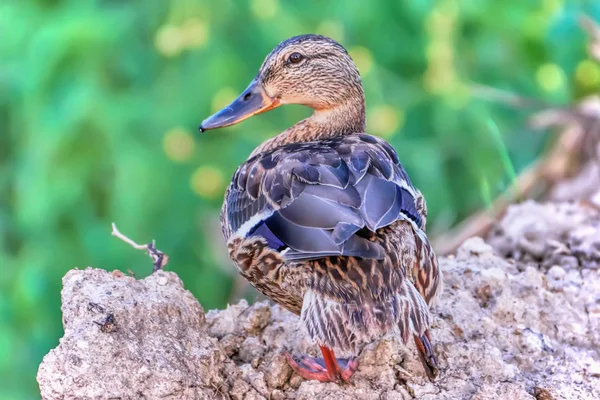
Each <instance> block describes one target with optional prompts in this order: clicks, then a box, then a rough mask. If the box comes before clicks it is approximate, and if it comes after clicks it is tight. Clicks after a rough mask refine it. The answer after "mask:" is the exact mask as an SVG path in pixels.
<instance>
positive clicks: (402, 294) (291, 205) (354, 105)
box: [200, 35, 441, 381]
mask: <svg viewBox="0 0 600 400" xmlns="http://www.w3.org/2000/svg"><path fill="white" fill-rule="evenodd" d="M281 104H303V105H306V106H309V107H311V108H313V109H314V113H313V115H312V116H311V117H309V118H307V119H305V120H303V121H301V122H299V123H297V124H296V125H294V126H292V127H291V128H289V129H286V130H285V131H283V132H282V133H280V134H279V135H277V136H275V137H273V138H271V139H269V140H267V141H266V142H264V143H263V144H261V145H260V146H259V147H258V148H257V149H256V150H254V152H253V153H252V155H251V156H250V158H249V159H248V160H247V161H246V162H245V163H244V164H242V165H241V166H240V167H239V168H238V169H237V171H236V172H235V174H234V176H233V179H232V181H231V184H230V185H229V187H228V189H227V192H226V194H225V202H224V204H223V210H222V214H221V221H222V227H223V234H224V236H225V239H226V241H227V246H228V249H229V255H230V257H231V259H232V260H233V262H234V263H235V264H236V265H237V267H238V268H239V270H240V272H241V274H242V275H243V276H244V278H246V279H247V280H248V281H249V282H250V283H251V284H252V285H253V286H254V287H255V288H257V289H258V290H260V291H261V292H262V293H264V294H265V295H267V296H268V297H270V298H271V299H273V300H274V301H275V302H277V303H279V304H281V305H282V306H283V307H285V308H286V309H288V310H290V311H291V312H293V313H295V314H297V315H300V318H301V321H302V323H303V324H304V326H305V327H306V329H307V330H308V333H309V334H310V336H311V337H312V338H313V340H315V341H316V342H317V343H318V344H319V346H320V348H321V352H322V353H323V358H322V359H320V358H318V359H317V358H310V357H307V356H304V357H300V358H297V359H294V358H293V357H291V356H289V355H287V354H286V356H287V358H288V362H289V363H290V365H291V366H292V368H293V369H294V370H295V371H296V372H297V373H298V374H299V375H301V376H302V377H304V378H306V379H317V380H319V381H338V380H339V379H342V380H344V381H348V380H349V379H350V376H351V375H352V374H353V372H354V371H355V370H356V368H357V367H358V363H357V361H356V359H355V358H350V359H348V360H345V359H336V358H335V355H334V352H333V349H336V350H343V351H356V350H357V349H358V348H359V346H360V345H364V344H366V343H369V342H371V341H373V340H375V339H377V338H379V337H381V336H383V335H385V334H386V333H388V332H392V331H395V332H398V333H399V334H400V336H401V337H402V340H403V341H404V343H406V342H407V340H408V338H409V336H410V334H411V333H412V334H413V337H414V340H415V342H416V344H417V349H418V351H419V355H420V358H421V361H422V362H423V365H424V366H425V370H426V372H427V374H428V375H429V377H430V378H433V377H435V375H436V374H437V371H438V370H437V364H436V359H435V355H434V353H433V346H432V345H431V342H430V339H429V333H428V331H427V329H428V327H429V326H430V322H431V318H430V314H429V305H430V304H431V303H432V301H433V300H434V298H435V296H436V294H437V293H438V292H439V291H440V288H441V276H440V270H439V269H438V264H437V261H436V258H435V255H434V253H433V251H432V249H431V245H430V244H429V241H428V240H427V237H426V236H425V232H424V229H425V219H426V215H427V211H426V207H425V200H424V199H423V196H422V195H421V193H420V192H419V191H418V190H417V189H415V188H414V187H413V185H412V184H411V182H410V179H409V177H408V175H407V174H406V172H405V171H404V169H403V168H402V165H401V164H400V162H399V160H398V156H397V155H396V152H395V151H394V149H393V148H392V147H391V146H390V145H389V144H388V143H387V142H385V141H384V140H382V139H379V138H377V137H373V136H370V135H367V134H365V133H363V132H365V99H364V92H363V88H362V83H361V80H360V76H359V73H358V70H357V68H356V66H355V65H354V62H353V61H352V59H351V58H350V56H349V55H348V53H347V52H346V50H345V49H344V48H343V47H342V46H341V45H340V44H338V43H337V42H335V41H334V40H332V39H329V38H326V37H323V36H317V35H303V36H297V37H293V38H291V39H288V40H286V41H284V42H282V43H281V44H279V45H278V46H277V47H276V48H275V49H274V50H273V51H272V52H271V53H270V54H269V55H268V56H267V58H266V59H265V61H264V63H263V65H262V66H261V68H260V70H259V72H258V75H257V76H256V78H254V80H253V81H252V82H251V83H250V86H248V88H247V89H246V90H245V91H244V92H243V93H242V94H241V95H240V96H239V97H238V98H237V99H236V100H234V101H233V102H232V103H231V104H230V105H229V106H227V107H225V108H224V109H223V110H221V111H219V112H217V113H216V114H214V115H212V116H211V117H209V118H207V119H206V120H204V122H202V124H201V125H200V131H201V132H203V131H205V130H209V129H215V128H221V127H224V126H229V125H233V124H236V123H238V122H240V121H243V120H245V119H246V118H249V117H251V116H253V115H256V114H260V113H262V112H265V111H267V110H271V109H273V108H275V107H278V106H279V105H281Z"/></svg>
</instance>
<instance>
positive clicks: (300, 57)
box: [288, 53, 304, 64]
mask: <svg viewBox="0 0 600 400" xmlns="http://www.w3.org/2000/svg"><path fill="white" fill-rule="evenodd" d="M303 59H304V56H303V55H302V54H300V53H292V54H290V56H289V57H288V60H289V62H291V63H292V64H298V63H299V62H300V61H302V60H303Z"/></svg>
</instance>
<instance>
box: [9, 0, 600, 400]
mask: <svg viewBox="0 0 600 400" xmlns="http://www.w3.org/2000/svg"><path fill="white" fill-rule="evenodd" d="M582 12H584V13H587V14H588V15H590V16H591V17H592V18H595V19H596V20H598V19H599V18H600V2H598V1H597V0H588V1H583V0H582V1H575V0H572V1H567V0H536V1H533V0H530V1H527V0H502V1H494V0H461V1H459V0H439V1H434V0H421V1H417V0H406V1H398V0H397V1H381V2H372V3H366V2H362V1H346V2H335V3H334V2H323V1H303V2H294V1H285V0H249V1H248V0H235V1H234V0H220V1H218V2H209V1H208V0H172V1H146V2H134V1H121V0H119V1H117V0H97V1H91V0H89V1H82V0H71V1H69V0H38V1H31V0H1V1H0V313H1V314H0V315H1V318H0V399H35V398H39V391H38V388H37V384H36V381H35V374H36V372H37V366H38V364H39V362H40V361H41V359H42V357H43V356H44V354H46V353H47V352H48V351H49V350H50V349H51V348H52V347H54V346H56V345H57V343H58V338H59V337H60V336H61V335H62V325H61V312H60V289H61V277H62V276H63V275H64V274H65V273H66V272H67V271H68V270H69V269H71V268H75V267H77V268H84V267H86V266H94V267H98V268H105V269H109V270H112V269H121V270H127V269H130V270H131V271H133V272H134V273H135V274H136V276H138V277H143V276H146V275H148V274H149V273H150V270H151V264H150V261H149V259H148V258H147V257H146V256H145V255H144V254H143V253H142V252H138V251H135V250H133V249H132V248H130V247H128V246H127V245H125V244H124V243H122V242H120V241H118V240H117V239H115V238H113V237H111V236H110V223H111V222H112V221H115V222H117V224H118V226H119V228H120V229H121V230H122V231H123V232H124V233H126V234H127V235H128V236H130V237H131V238H133V239H134V240H136V241H139V242H141V243H147V242H149V241H150V240H151V239H156V241H157V244H158V248H160V249H161V250H163V251H165V252H166V253H168V254H169V255H170V257H171V262H170V264H169V266H168V269H170V270H173V271H175V272H177V273H178V274H179V275H180V277H181V278H182V279H183V281H184V283H185V285H186V287H187V288H189V290H191V291H192V292H193V293H194V294H195V295H196V297H197V298H198V299H199V300H200V302H201V303H202V304H203V305H204V306H205V308H215V307H222V306H224V305H225V304H226V302H227V301H235V300H236V297H239V296H240V295H245V296H248V297H249V298H252V297H253V296H255V292H253V291H251V290H245V288H244V287H241V286H239V284H236V283H235V280H234V277H235V276H236V274H235V272H234V269H233V267H232V265H231V264H230V262H229V261H228V259H227V256H226V252H225V251H224V247H223V244H222V242H221V233H220V228H219V221H218V214H219V210H220V206H221V202H222V197H223V192H224V190H225V186H226V184H227V182H228V180H229V178H230V176H231V175H232V173H233V171H234V170H235V168H236V166H237V165H239V164H240V163H241V162H242V161H243V160H244V159H245V158H246V157H247V155H248V154H249V153H250V152H251V151H252V149H253V148H254V147H255V146H257V145H258V144H259V143H260V142H261V141H263V140H265V139H266V138H268V137H270V136H272V135H274V134H276V133H278V132H280V131H282V130H283V129H285V128H286V127H288V126H289V125H291V124H293V123H295V122H296V121H298V120H300V119H301V118H304V117H305V116H307V115H309V111H308V110H307V109H305V108H302V107H299V106H298V107H294V106H287V107H283V108H280V109H277V110H275V111H273V112H270V113H268V114H265V115H261V116H260V117H256V118H254V119H251V120H249V121H246V122H244V123H243V124H241V125H238V126H235V127H231V128H228V129H224V130H219V131H212V132H210V133H207V134H204V135H199V134H198V132H197V130H196V129H197V126H198V125H199V123H200V122H201V121H202V119H204V118H205V117H206V116H208V115H209V114H211V113H212V112H214V111H216V110H217V109H219V108H220V107H221V106H223V105H225V104H226V103H227V102H228V101H230V100H231V99H233V98H234V97H235V96H236V95H237V94H238V93H239V92H240V91H241V90H243V89H244V88H245V87H246V85H247V84H248V82H249V81H250V80H251V79H252V78H253V76H254V75H255V73H256V71H257V70H258V67H259V66H260V64H261V62H262V60H263V59H264V57H265V55H266V54H267V53H268V52H269V51H270V50H271V48H272V47H274V46H275V45H276V44H277V43H278V42H279V41H281V40H283V39H285V38H287V37H289V36H292V35H296V34H301V33H321V34H325V35H328V36H331V37H333V38H335V39H337V40H338V41H340V42H341V43H342V44H344V45H345V46H346V47H347V48H348V50H349V51H350V53H351V55H352V56H353V58H354V59H355V61H356V63H357V64H358V66H359V69H360V71H361V75H362V77H363V81H364V85H365V89H366V96H367V108H368V132H369V133H372V134H377V135H380V136H382V137H384V138H386V139H388V140H389V141H390V142H391V143H392V144H393V145H394V147H395V148H396V149H397V150H398V153H399V155H400V158H401V160H403V163H404V165H405V167H406V169H407V170H408V172H409V174H410V175H411V176H412V178H413V181H414V183H415V184H416V185H417V186H418V187H420V188H421V190H422V191H423V192H424V194H425V197H426V199H427V202H428V205H429V210H430V219H429V221H430V222H429V227H428V230H429V232H430V235H432V236H435V235H436V234H439V233H443V232H445V231H447V229H449V228H450V227H451V226H453V225H454V224H456V223H457V222H459V221H460V220H461V219H463V218H464V217H466V216H468V215H469V214H470V213H472V212H473V211H475V210H477V209H481V208H482V207H486V206H488V205H489V204H490V201H491V199H493V198H494V197H496V196H497V195H498V194H499V193H501V192H502V191H503V190H504V189H505V188H506V187H507V185H509V184H510V183H511V181H512V180H513V179H514V177H515V175H516V174H518V173H519V171H521V170H522V169H523V168H524V167H526V166H527V165H528V164H529V163H531V162H532V161H534V160H535V159H536V158H537V157H538V156H539V155H540V154H541V153H542V152H543V151H544V148H545V147H546V146H547V143H546V142H547V137H546V136H545V135H543V134H540V133H538V132H533V131H531V130H529V129H528V128H527V125H526V118H527V116H528V115H529V114H530V113H531V111H532V110H530V109H526V108H518V107H517V108H515V107H508V106H506V105H500V104H498V103H494V102H490V101H486V100H483V99H480V98H474V97H473V96H471V94H470V91H469V86H470V85H472V84H474V83H477V84H485V85H489V86H493V87H496V88H500V89H503V90H507V91H511V92H514V93H518V94H520V95H523V96H528V97H531V98H535V99H538V100H540V101H543V102H547V103H552V104H569V103H570V102H572V101H575V100H576V99H578V98H581V97H582V96H585V95H587V94H590V93H594V92H597V91H598V89H599V88H600V66H598V65H597V64H596V63H594V62H593V61H591V59H589V58H588V55H587V53H586V48H585V44H586V37H585V35H584V33H583V32H582V30H581V28H580V27H579V25H578V18H579V16H580V13H582Z"/></svg>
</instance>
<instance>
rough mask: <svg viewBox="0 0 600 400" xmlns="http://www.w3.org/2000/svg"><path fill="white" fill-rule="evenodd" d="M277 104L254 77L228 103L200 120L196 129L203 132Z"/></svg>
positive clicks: (235, 122)
mask: <svg viewBox="0 0 600 400" xmlns="http://www.w3.org/2000/svg"><path fill="white" fill-rule="evenodd" d="M277 106H279V100H278V99H275V98H272V97H270V96H269V95H268V94H267V92H265V89H264V88H263V86H262V84H261V83H260V82H258V81H257V80H256V79H255V80H253V81H252V82H251V83H250V86H248V88H246V90H244V92H243V93H242V94H241V95H240V96H239V97H238V98H237V99H235V100H234V101H233V102H232V103H231V104H230V105H228V106H227V107H225V108H223V109H222V110H220V111H217V112H216V113H215V114H213V115H211V116H210V117H208V118H206V119H205V120H204V121H202V124H200V127H199V128H198V130H199V131H200V132H204V131H207V130H209V129H216V128H223V127H225V126H230V125H234V124H237V123H238V122H242V121H243V120H245V119H248V118H250V117H252V116H253V115H256V114H260V113H263V112H265V111H269V110H271V109H273V108H275V107H277Z"/></svg>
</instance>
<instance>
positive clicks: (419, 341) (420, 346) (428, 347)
mask: <svg viewBox="0 0 600 400" xmlns="http://www.w3.org/2000/svg"><path fill="white" fill-rule="evenodd" d="M414 338H415V344H416V345H417V350H418V353H419V358H420V359H421V363H422V364H423V368H424V369H425V373H426V374H427V376H428V377H429V379H430V380H432V381H433V380H434V379H435V378H436V377H437V375H438V373H439V368H438V366H437V361H436V359H435V353H434V352H433V345H432V344H431V338H430V337H429V331H425V332H424V333H423V334H422V335H421V336H418V335H414Z"/></svg>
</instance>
